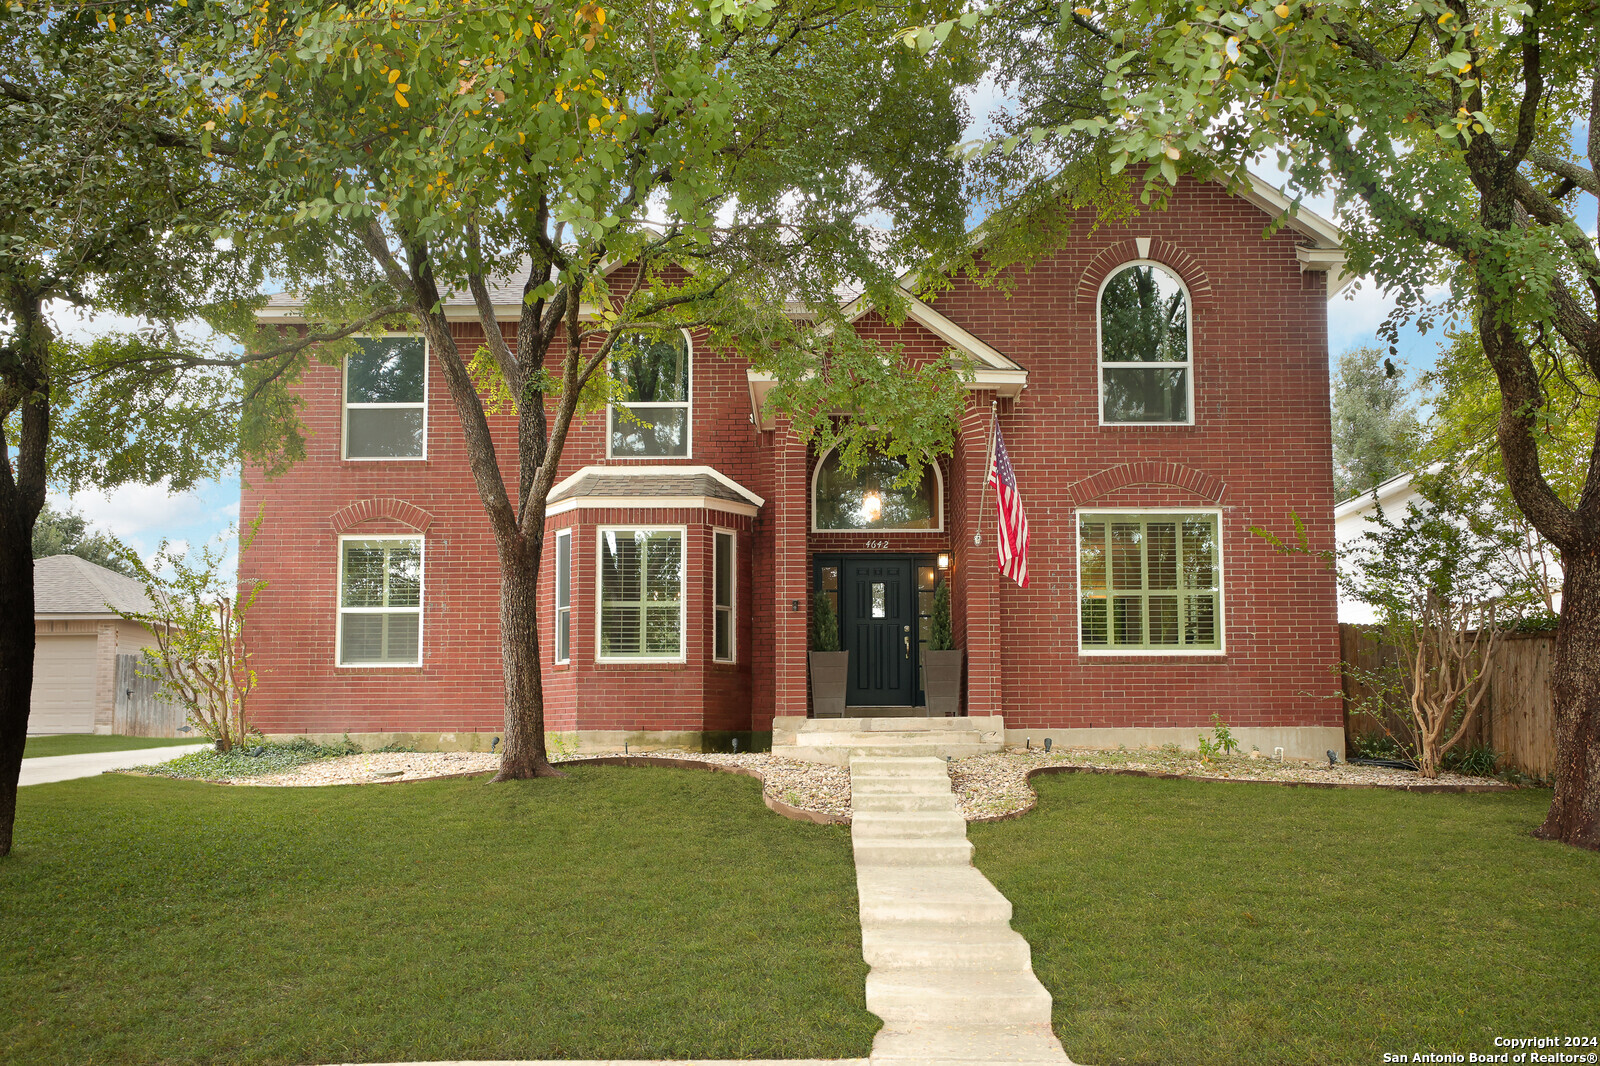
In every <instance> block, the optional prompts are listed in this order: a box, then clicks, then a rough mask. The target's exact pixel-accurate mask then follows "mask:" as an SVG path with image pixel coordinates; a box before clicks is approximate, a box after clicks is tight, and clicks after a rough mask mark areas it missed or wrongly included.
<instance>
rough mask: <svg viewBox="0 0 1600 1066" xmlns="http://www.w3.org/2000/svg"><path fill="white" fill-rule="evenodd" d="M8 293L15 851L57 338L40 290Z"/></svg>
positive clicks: (8, 634) (4, 696) (4, 478)
mask: <svg viewBox="0 0 1600 1066" xmlns="http://www.w3.org/2000/svg"><path fill="white" fill-rule="evenodd" d="M5 296H6V306H5V308H4V310H5V311H7V312H9V314H10V316H11V319H12V321H13V322H15V323H16V324H17V329H16V332H15V333H14V334H13V336H12V340H11V344H10V345H9V346H8V347H7V348H6V349H0V366H3V367H4V373H3V375H0V855H8V854H10V853H11V829H12V824H13V823H14V822H15V820H16V815H17V779H18V778H19V777H21V775H22V749H23V748H24V747H25V746H26V745H27V743H28V710H29V704H30V703H31V702H32V700H33V524H34V522H35V521H37V520H38V517H39V510H40V509H41V508H42V507H43V506H44V486H45V446H46V444H48V443H49V440H50V373H49V366H50V363H49V353H50V340H51V335H50V323H49V322H48V321H47V320H46V319H45V317H44V300H43V297H42V296H41V295H40V294H38V293H36V292H34V293H18V292H16V291H9V292H7V293H6V294H5ZM6 364H9V365H6ZM19 409H20V417H19V418H17V419H15V421H14V422H13V424H14V425H16V426H18V427H19V428H20V430H21V433H20V435H19V437H18V438H17V440H15V441H12V440H10V439H8V438H7V436H6V432H5V423H6V417H7V416H8V415H10V414H11V413H12V412H13V411H18V410H19ZM13 448H15V449H16V458H15V459H13V458H12V455H11V452H12V449H13Z"/></svg>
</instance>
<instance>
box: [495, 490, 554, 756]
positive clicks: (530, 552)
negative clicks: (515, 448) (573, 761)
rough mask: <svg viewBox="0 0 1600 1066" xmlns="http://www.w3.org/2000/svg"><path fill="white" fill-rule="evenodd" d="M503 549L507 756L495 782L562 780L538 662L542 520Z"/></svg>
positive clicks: (502, 646) (502, 650)
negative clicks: (548, 745) (553, 761)
mask: <svg viewBox="0 0 1600 1066" xmlns="http://www.w3.org/2000/svg"><path fill="white" fill-rule="evenodd" d="M532 526H533V527H534V528H532V529H530V530H529V531H528V532H527V534H525V535H523V536H517V537H514V538H511V542H510V543H508V544H504V545H502V546H501V547H500V552H499V555H500V659H501V662H502V664H503V667H504V670H505V685H506V707H505V753H504V755H503V756H502V757H501V760H500V772H499V773H498V774H496V775H495V777H494V780H496V781H516V780H522V779H525V778H529V777H561V776H562V774H561V771H559V770H557V769H556V768H555V767H554V766H551V765H550V758H549V754H548V753H547V752H546V750H545V743H544V674H543V671H542V667H541V664H540V661H539V648H540V644H539V561H540V556H541V555H542V554H543V538H544V522H543V520H542V516H541V517H540V519H539V520H536V521H535V522H533V523H532Z"/></svg>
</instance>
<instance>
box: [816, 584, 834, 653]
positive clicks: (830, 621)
mask: <svg viewBox="0 0 1600 1066" xmlns="http://www.w3.org/2000/svg"><path fill="white" fill-rule="evenodd" d="M811 650H812V651H838V650H839V617H838V615H836V614H835V613H834V610H833V600H831V599H829V598H828V594H827V593H826V592H823V591H821V590H819V591H818V592H817V594H816V596H815V597H814V598H813V599H812V601H811Z"/></svg>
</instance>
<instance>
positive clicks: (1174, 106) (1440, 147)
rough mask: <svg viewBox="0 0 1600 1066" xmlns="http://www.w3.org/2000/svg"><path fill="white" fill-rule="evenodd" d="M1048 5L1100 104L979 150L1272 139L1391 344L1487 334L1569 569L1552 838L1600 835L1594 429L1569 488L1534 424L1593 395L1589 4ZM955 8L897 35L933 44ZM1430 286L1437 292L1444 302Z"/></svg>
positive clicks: (1596, 315) (1123, 161)
mask: <svg viewBox="0 0 1600 1066" xmlns="http://www.w3.org/2000/svg"><path fill="white" fill-rule="evenodd" d="M1056 10H1057V11H1058V12H1059V16H1060V17H1059V18H1058V20H1057V25H1058V26H1059V27H1060V28H1061V34H1060V36H1058V37H1056V38H1054V40H1056V41H1057V43H1058V46H1059V47H1060V48H1061V49H1062V50H1063V51H1065V52H1068V53H1074V52H1079V51H1081V52H1084V53H1085V54H1091V53H1092V54H1100V55H1104V56H1105V57H1106V64H1105V68H1104V69H1105V75H1104V78H1103V82H1102V85H1101V91H1100V94H1099V99H1098V100H1094V101H1088V100H1085V99H1084V98H1083V97H1082V96H1081V95H1076V93H1077V90H1078V89H1079V87H1080V86H1079V83H1078V81H1077V80H1071V79H1068V80H1065V81H1062V82H1061V84H1062V85H1063V86H1064V88H1065V90H1066V91H1065V92H1064V93H1063V94H1062V95H1061V96H1059V97H1058V96H1055V95H1053V94H1051V93H1050V92H1049V91H1048V87H1047V85H1042V87H1043V89H1044V91H1042V92H1041V94H1040V97H1039V99H1040V100H1041V101H1043V103H1041V104H1039V105H1038V106H1037V107H1036V108H1033V110H1034V113H1035V114H1037V115H1038V116H1039V120H1040V121H1036V122H1034V123H1032V124H1030V123H1029V121H1028V118H1027V116H1026V114H1025V115H1024V116H1023V117H1022V118H1020V119H1019V120H1018V123H1017V129H1016V132H1014V133H1013V134H1012V135H1011V139H1008V140H1007V141H1004V142H1001V143H1000V144H998V145H989V146H985V148H984V150H985V151H991V150H996V149H997V150H998V151H999V152H1000V154H1004V152H1005V151H1006V150H1007V149H1008V148H1009V149H1010V150H1012V151H1015V150H1016V148H1017V147H1018V146H1019V145H1025V144H1031V143H1033V142H1034V141H1035V140H1037V141H1038V142H1040V143H1046V144H1048V143H1051V142H1052V141H1054V140H1063V141H1071V140H1073V139H1074V138H1076V139H1081V140H1084V141H1087V142H1089V143H1093V144H1095V145H1098V146H1100V148H1101V149H1102V150H1103V151H1104V152H1105V153H1106V156H1107V157H1108V159H1109V169H1110V170H1111V171H1113V172H1115V173H1120V174H1129V173H1131V175H1132V176H1133V178H1134V180H1136V181H1139V182H1141V183H1142V185H1143V189H1144V193H1143V195H1144V197H1145V198H1146V199H1147V200H1152V201H1154V200H1159V199H1160V198H1161V197H1162V196H1163V195H1164V194H1165V192H1166V191H1167V190H1170V188H1171V187H1172V185H1173V184H1175V183H1176V182H1177V180H1178V178H1179V175H1180V174H1183V173H1193V174H1197V175H1201V176H1204V175H1208V174H1216V173H1219V172H1220V173H1221V174H1223V175H1224V176H1229V177H1231V178H1233V179H1236V180H1238V181H1241V182H1242V181H1243V180H1245V167H1246V165H1247V164H1248V163H1249V162H1250V161H1252V160H1255V159H1257V158H1260V157H1262V156H1264V155H1265V156H1273V155H1275V156H1276V158H1277V161H1278V163H1279V165H1280V166H1281V167H1283V168H1284V169H1285V170H1286V171H1288V173H1289V174H1290V175H1291V179H1292V185H1293V186H1294V187H1295V188H1297V189H1299V190H1301V191H1302V192H1304V193H1307V194H1322V193H1331V194H1332V195H1333V197H1334V200H1335V203H1336V205H1337V207H1338V210H1339V212H1340V217H1341V219H1342V221H1343V223H1344V225H1345V229H1346V242H1345V249H1346V252H1347V254H1348V268H1349V269H1350V270H1352V271H1353V272H1354V273H1356V274H1360V275H1362V276H1365V277H1368V278H1371V279H1372V280H1373V281H1374V282H1375V283H1376V284H1377V285H1378V286H1379V287H1380V288H1381V289H1383V290H1384V291H1385V292H1386V293H1388V294H1389V295H1390V296H1391V297H1392V298H1393V299H1394V300H1395V302H1396V310H1395V312H1394V315H1393V316H1391V318H1390V320H1389V321H1388V323H1386V326H1385V330H1384V332H1385V333H1387V335H1388V337H1389V340H1390V343H1391V345H1392V344H1393V343H1394V336H1395V331H1396V330H1397V329H1398V328H1399V327H1400V326H1401V324H1403V323H1405V322H1406V321H1409V320H1419V321H1420V322H1421V324H1424V325H1426V324H1427V323H1429V322H1431V321H1433V320H1435V319H1438V318H1441V317H1446V318H1448V317H1450V316H1456V317H1459V318H1460V319H1461V320H1462V323H1461V324H1464V325H1470V326H1471V327H1472V328H1474V329H1475V331H1476V334H1477V336H1478V339H1479V342H1480V344H1481V347H1482V355H1483V359H1484V361H1485V362H1486V363H1487V365H1488V367H1489V369H1490V370H1491V371H1492V373H1493V379H1494V383H1495V387H1496V389H1497V391H1498V398H1499V404H1498V408H1499V410H1498V418H1497V423H1496V431H1495V437H1496V441H1497V444H1498V446H1499V451H1500V459H1501V465H1502V467H1503V469H1504V472H1505V479H1506V486H1507V488H1508V490H1509V492H1510V494H1511V496H1512V498H1513V499H1514V500H1515V501H1516V505H1517V507H1518V508H1519V510H1520V511H1521V512H1522V514H1523V515H1524V516H1525V517H1526V519H1527V521H1528V523H1529V525H1531V526H1532V527H1533V528H1534V529H1535V530H1537V531H1538V533H1539V534H1540V535H1541V536H1543V537H1544V538H1545V539H1546V540H1548V541H1549V542H1550V544H1551V545H1553V546H1554V548H1555V549H1556V550H1557V551H1558V552H1559V553H1560V555H1561V559H1562V562H1563V564H1564V566H1565V570H1566V582H1565V588H1564V590H1563V599H1562V612H1561V619H1560V622H1559V625H1558V627H1557V630H1556V653H1555V670H1554V678H1553V680H1554V691H1555V705H1556V734H1557V736H1556V743H1557V757H1556V768H1555V779H1556V789H1555V798H1554V800H1553V802H1552V803H1551V805H1550V811H1549V814H1548V816H1547V817H1546V819H1545V821H1544V824H1543V825H1542V826H1540V827H1539V829H1538V830H1537V835H1539V836H1541V837H1545V838H1548V839H1554V840H1560V841H1564V842H1566V843H1569V844H1575V845H1579V846H1582V847H1587V848H1600V437H1594V436H1591V439H1590V440H1589V442H1588V443H1587V446H1586V447H1585V448H1584V449H1583V454H1582V459H1581V463H1582V475H1581V476H1580V477H1578V478H1577V479H1575V480H1576V482H1577V485H1576V486H1575V488H1574V489H1573V491H1570V492H1566V493H1563V491H1561V487H1560V481H1561V480H1562V479H1560V478H1557V479H1556V480H1555V482H1553V481H1552V478H1551V471H1550V469H1549V464H1548V460H1547V456H1546V455H1545V453H1544V446H1543V441H1542V439H1541V438H1542V433H1541V429H1542V427H1543V426H1544V425H1545V424H1546V422H1547V418H1548V416H1550V415H1551V414H1552V412H1551V410H1550V404H1549V398H1548V392H1547V388H1546V385H1545V378H1546V377H1547V376H1548V375H1549V374H1551V373H1559V374H1560V375H1562V376H1564V377H1565V378H1567V379H1569V380H1571V381H1574V382H1577V383H1579V385H1580V386H1581V387H1582V388H1583V389H1584V391H1586V392H1591V393H1592V392H1593V391H1594V390H1595V388H1596V387H1597V385H1600V260H1597V255H1596V249H1595V245H1594V242H1593V240H1592V239H1591V238H1590V237H1589V236H1588V235H1587V234H1586V233H1585V232H1584V230H1583V227H1582V226H1581V225H1580V224H1579V223H1578V211H1579V209H1580V202H1581V201H1582V200H1583V199H1584V198H1585V197H1595V196H1597V195H1600V177H1597V172H1596V159H1597V157H1600V80H1597V67H1600V64H1597V60H1596V57H1597V56H1600V12H1597V8H1596V5H1595V3H1594V0H1536V2H1524V0H1481V2H1473V0H1416V2H1412V3H1403V4H1376V5H1374V4H1366V3H1361V2H1360V0H1285V2H1282V3H1274V2H1271V0H1250V2H1240V0H1187V2H1185V0H1131V2H1108V3H1098V4H1088V5H1082V4H1077V3H1073V2H1072V0H1068V2H1067V3H1063V4H1061V5H1059V7H1057V8H1056ZM957 25H959V23H948V22H946V23H939V24H935V25H933V26H931V27H926V28H923V29H921V30H913V31H911V32H909V33H908V34H907V35H906V38H907V39H908V40H909V41H911V42H912V43H915V44H920V45H921V46H922V47H923V48H924V49H933V50H935V51H937V47H936V46H937V45H938V42H939V40H940V37H941V34H942V35H943V39H944V40H945V41H947V42H948V41H950V40H955V39H957V37H959V36H960V34H957V33H954V32H952V28H953V27H954V26H957ZM1063 102H1066V103H1068V104H1071V105H1073V106H1069V107H1066V108H1063V107H1062V106H1061V105H1062V103H1063ZM1031 107H1033V104H1032V102H1031V101H1028V102H1024V105H1023V111H1024V112H1027V111H1028V110H1029V109H1030V108H1031ZM1584 128H1587V139H1586V143H1582V144H1579V143H1577V133H1578V131H1579V130H1581V129H1584ZM1591 202H1592V201H1591ZM1282 221H1283V220H1282V219H1280V220H1277V222H1275V223H1274V224H1273V227H1269V228H1274V227H1276V226H1277V225H1279V224H1281V223H1282ZM1438 285H1443V286H1445V287H1446V290H1447V292H1446V295H1445V297H1444V298H1443V300H1441V301H1439V302H1437V303H1430V297H1429V291H1430V288H1431V287H1433V286H1438ZM1542 374H1543V375H1544V376H1541V375H1542ZM1555 413H1556V414H1559V412H1555Z"/></svg>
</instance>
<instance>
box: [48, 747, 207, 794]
mask: <svg viewBox="0 0 1600 1066" xmlns="http://www.w3.org/2000/svg"><path fill="white" fill-rule="evenodd" d="M209 747H211V745H210V744H176V745H173V746H172V747H170V748H135V749H134V750H133V751H95V752H90V753H88V754H86V755H47V756H45V757H44V758H41V759H23V760H22V777H21V778H20V779H19V780H18V782H17V783H18V784H20V785H47V784H49V783H50V782H52V781H71V780H72V779H73V778H75V777H94V776H95V775H96V774H103V773H105V772H106V771H107V770H126V769H128V768H129V767H131V766H149V765H150V764H151V763H158V762H166V761H167V760H168V759H176V758H177V757H178V756H180V755H187V754H189V753H190V752H191V751H204V750H205V749H206V748H209Z"/></svg>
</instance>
